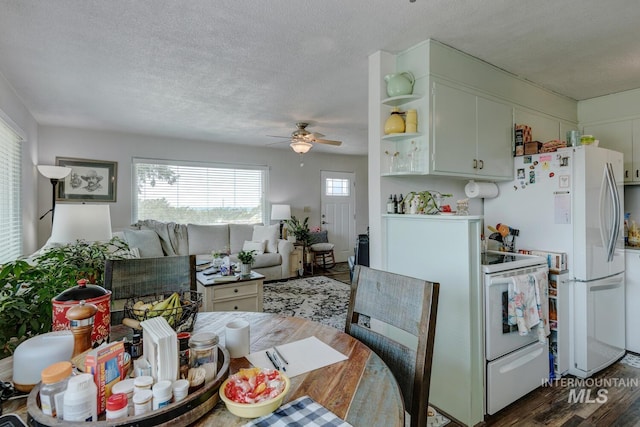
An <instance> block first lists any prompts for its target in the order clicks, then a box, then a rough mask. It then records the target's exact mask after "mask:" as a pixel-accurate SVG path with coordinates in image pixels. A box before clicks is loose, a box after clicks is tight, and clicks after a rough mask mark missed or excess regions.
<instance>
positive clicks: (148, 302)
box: [124, 291, 202, 332]
mask: <svg viewBox="0 0 640 427" xmlns="http://www.w3.org/2000/svg"><path fill="white" fill-rule="evenodd" d="M173 293H174V292H166V293H163V294H155V295H145V296H142V297H135V298H129V299H127V302H126V303H125V305H124V313H125V317H129V318H131V319H136V320H139V321H141V322H142V321H144V320H147V319H151V318H153V317H158V316H162V317H164V318H165V319H166V320H167V323H169V326H171V327H172V328H173V329H174V330H175V331H176V332H191V331H193V326H194V325H195V323H196V315H197V314H198V309H199V307H200V306H201V305H202V294H201V293H200V292H195V291H183V292H175V293H177V294H178V297H179V299H180V305H179V306H178V305H177V304H175V305H173V306H170V307H169V308H165V309H163V310H154V309H153V308H152V307H153V306H154V305H156V304H157V303H159V302H160V301H163V300H166V299H167V298H170V297H171V296H172V294H173ZM140 302H142V305H141V304H140ZM136 304H137V305H136Z"/></svg>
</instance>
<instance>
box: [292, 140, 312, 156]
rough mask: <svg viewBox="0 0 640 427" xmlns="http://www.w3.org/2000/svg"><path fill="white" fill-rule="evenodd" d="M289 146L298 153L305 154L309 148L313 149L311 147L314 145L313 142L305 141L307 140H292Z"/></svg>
mask: <svg viewBox="0 0 640 427" xmlns="http://www.w3.org/2000/svg"><path fill="white" fill-rule="evenodd" d="M289 146H290V147H291V149H292V150H293V151H295V152H296V153H298V154H305V153H308V152H309V150H311V147H313V144H311V143H310V142H305V141H295V142H292V143H291V144H289Z"/></svg>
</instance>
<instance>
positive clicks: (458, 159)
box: [431, 81, 513, 179]
mask: <svg viewBox="0 0 640 427" xmlns="http://www.w3.org/2000/svg"><path fill="white" fill-rule="evenodd" d="M431 123H432V134H431V135H432V144H431V146H432V149H431V163H432V170H433V173H434V174H442V175H450V176H463V177H473V178H485V179H511V178H513V161H512V129H513V108H512V107H511V106H509V105H508V104H505V103H502V102H496V101H493V100H490V99H487V98H484V97H481V96H478V95H476V94H474V93H472V92H468V91H465V90H462V89H458V88H455V87H452V86H450V85H446V84H443V83H440V82H437V81H434V82H433V90H432V121H431Z"/></svg>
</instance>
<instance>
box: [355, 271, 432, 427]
mask: <svg viewBox="0 0 640 427" xmlns="http://www.w3.org/2000/svg"><path fill="white" fill-rule="evenodd" d="M439 286H440V285H439V284H438V283H432V282H428V281H425V280H421V279H416V278H412V277H407V276H402V275H399V274H394V273H389V272H385V271H380V270H375V269H372V268H368V267H365V266H361V265H358V266H356V270H355V273H354V278H353V282H352V284H351V298H350V302H349V310H348V313H347V323H346V326H345V331H346V332H347V333H348V334H350V335H352V336H354V337H355V338H357V339H359V340H360V341H362V342H363V343H365V344H366V345H367V346H369V347H370V348H371V349H372V350H373V351H375V352H376V354H378V355H379V356H380V358H381V359H382V360H384V361H385V363H386V364H387V365H388V366H389V368H390V369H391V371H392V372H393V374H394V376H395V378H396V380H397V381H398V385H399V386H400V390H401V391H402V395H403V398H404V402H405V407H406V408H407V411H408V412H409V413H410V415H411V426H412V427H424V426H426V425H427V406H428V403H429V385H430V380H431V362H432V359H433V343H434V340H435V325H436V313H437V306H438V291H439ZM365 316H366V320H363V319H365ZM381 322H382V323H381ZM388 325H391V327H388ZM398 329H399V330H400V331H398ZM407 335H408V336H409V338H411V339H408V338H407Z"/></svg>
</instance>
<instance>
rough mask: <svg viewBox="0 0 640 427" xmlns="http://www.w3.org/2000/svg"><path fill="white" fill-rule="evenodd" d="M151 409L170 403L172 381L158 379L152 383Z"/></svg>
mask: <svg viewBox="0 0 640 427" xmlns="http://www.w3.org/2000/svg"><path fill="white" fill-rule="evenodd" d="M151 391H152V392H153V410H154V411H155V410H156V409H160V408H164V407H165V406H167V405H169V403H171V398H172V397H173V383H172V382H171V381H169V380H162V381H158V382H157V383H155V384H154V385H153V389H152V390H151Z"/></svg>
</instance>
